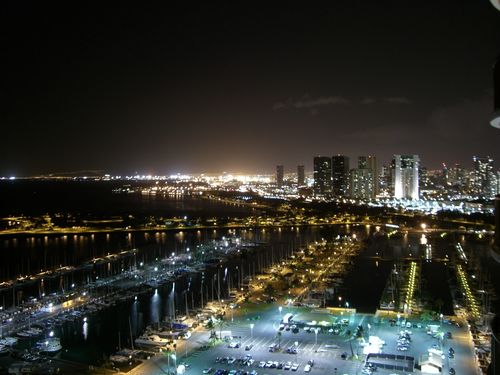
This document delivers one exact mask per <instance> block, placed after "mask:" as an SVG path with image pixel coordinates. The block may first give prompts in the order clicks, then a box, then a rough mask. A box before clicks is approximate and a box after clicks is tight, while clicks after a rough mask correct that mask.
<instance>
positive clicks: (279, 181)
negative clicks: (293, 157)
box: [276, 165, 285, 187]
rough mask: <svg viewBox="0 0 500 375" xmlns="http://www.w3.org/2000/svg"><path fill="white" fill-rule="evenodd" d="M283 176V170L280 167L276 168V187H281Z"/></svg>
mask: <svg viewBox="0 0 500 375" xmlns="http://www.w3.org/2000/svg"><path fill="white" fill-rule="evenodd" d="M284 176H285V168H284V167H283V166H282V165H277V166H276V185H277V186H278V187H282V186H283V178H284Z"/></svg>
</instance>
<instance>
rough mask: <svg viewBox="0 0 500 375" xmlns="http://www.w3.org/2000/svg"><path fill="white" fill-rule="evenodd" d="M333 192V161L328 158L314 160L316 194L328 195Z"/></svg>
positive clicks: (317, 157) (319, 157) (321, 157)
mask: <svg viewBox="0 0 500 375" xmlns="http://www.w3.org/2000/svg"><path fill="white" fill-rule="evenodd" d="M331 192H332V159H331V158H329V157H327V156H316V157H315V158H314V194H315V195H327V194H331Z"/></svg>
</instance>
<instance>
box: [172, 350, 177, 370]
mask: <svg viewBox="0 0 500 375" xmlns="http://www.w3.org/2000/svg"><path fill="white" fill-rule="evenodd" d="M171 356H172V359H173V360H174V373H176V374H177V355H176V354H175V353H173V354H171Z"/></svg>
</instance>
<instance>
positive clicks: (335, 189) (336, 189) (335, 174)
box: [332, 155, 349, 196]
mask: <svg viewBox="0 0 500 375" xmlns="http://www.w3.org/2000/svg"><path fill="white" fill-rule="evenodd" d="M348 192H349V157H348V156H345V155H335V156H332V193H333V194H335V195H337V196H346V195H347V194H348Z"/></svg>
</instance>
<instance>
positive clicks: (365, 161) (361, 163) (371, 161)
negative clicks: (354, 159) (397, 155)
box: [358, 156, 379, 198]
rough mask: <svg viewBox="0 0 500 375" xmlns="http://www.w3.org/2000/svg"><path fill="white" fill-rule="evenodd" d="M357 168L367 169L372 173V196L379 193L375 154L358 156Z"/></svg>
mask: <svg viewBox="0 0 500 375" xmlns="http://www.w3.org/2000/svg"><path fill="white" fill-rule="evenodd" d="M358 168H360V169H369V170H370V171H371V175H372V183H371V186H372V192H371V196H372V198H375V197H376V196H377V195H378V193H379V182H378V167H377V158H376V157H375V156H360V157H359V158H358Z"/></svg>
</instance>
